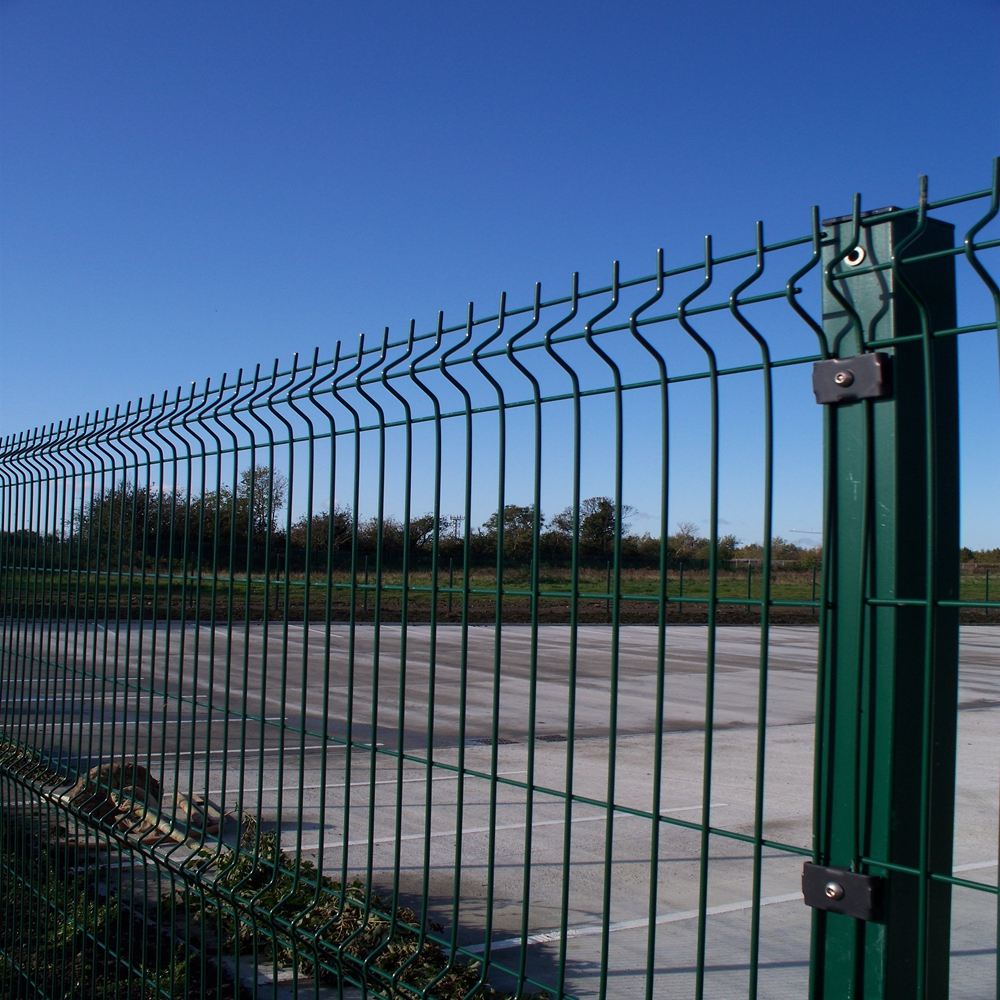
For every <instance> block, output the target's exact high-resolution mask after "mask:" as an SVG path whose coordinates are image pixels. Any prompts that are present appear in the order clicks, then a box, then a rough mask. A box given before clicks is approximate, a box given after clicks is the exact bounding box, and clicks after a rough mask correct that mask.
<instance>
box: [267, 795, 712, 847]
mask: <svg viewBox="0 0 1000 1000" xmlns="http://www.w3.org/2000/svg"><path fill="white" fill-rule="evenodd" d="M711 805H712V808H713V809H721V808H724V807H725V806H726V805H728V803H727V802H713V803H711ZM698 809H701V806H678V807H677V808H676V809H664V810H663V811H664V812H671V813H675V812H693V811H695V810H698ZM617 818H618V819H645V817H644V816H634V815H633V814H632V813H618V814H617ZM606 819H607V816H606V815H600V816H574V817H573V818H572V820H571V822H573V823H596V822H598V821H599V820H600V821H605V820H606ZM565 823H566V820H565V818H562V819H540V820H536V821H535V822H534V823H532V824H531V828H532V829H534V828H535V827H538V826H564V825H565ZM525 826H526V824H525V823H502V824H500V823H498V824H497V825H496V826H492V827H490V826H464V827H462V835H463V836H464V835H465V834H470V833H489V832H490V830H523V829H524V828H525ZM456 836H458V830H439V831H438V832H437V833H432V834H431V835H430V837H431V839H435V838H437V837H456ZM399 839H400V841H401V842H402V841H404V840H423V839H424V834H423V833H404V834H402V835H401V836H400V838H399ZM395 843H396V838H395V837H376V838H375V839H374V840H371V841H369V840H367V839H366V840H349V841H347V842H346V843H345V842H344V841H341V842H340V843H339V844H329V845H326V846H324V848H323V850H324V851H333V850H336V849H337V848H338V847H367V846H368V845H369V844H395ZM295 846H296V845H295V844H283V845H282V847H287V848H293V847H295ZM319 846H320V845H319V844H303V845H302V846H301V848H300V850H303V851H316V850H319Z"/></svg>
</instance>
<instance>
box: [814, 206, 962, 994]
mask: <svg viewBox="0 0 1000 1000" xmlns="http://www.w3.org/2000/svg"><path fill="white" fill-rule="evenodd" d="M925 205H926V194H925V192H924V193H923V194H922V201H921V209H920V210H919V211H918V212H909V213H898V214H888V217H887V213H890V212H892V210H890V209H884V210H880V211H879V212H869V213H864V215H862V214H861V213H860V210H859V207H860V206H859V205H858V204H857V203H856V205H855V213H854V216H853V217H848V218H844V219H836V220H830V221H829V222H828V223H825V224H824V225H825V228H826V239H825V245H824V267H825V272H826V279H825V282H824V289H823V314H824V316H823V320H824V332H825V334H826V338H827V342H828V345H829V350H830V354H831V356H832V357H834V358H853V357H854V356H856V355H858V354H861V353H864V352H866V351H867V352H871V351H873V350H878V351H884V352H886V353H887V354H889V355H891V358H890V362H889V363H890V364H891V390H890V392H889V394H888V395H887V396H885V397H884V398H872V397H870V396H869V397H868V398H862V399H858V400H854V401H843V402H840V403H835V404H831V405H828V406H827V407H826V410H827V412H826V420H827V421H828V424H829V426H828V431H829V436H828V439H827V440H828V442H829V448H830V452H829V454H828V456H827V459H828V461H827V469H828V481H827V484H826V489H827V498H828V499H827V503H828V522H827V525H826V528H827V532H828V534H827V536H826V537H824V540H823V559H824V562H826V561H828V560H832V562H830V563H829V564H828V572H827V573H824V582H825V584H826V587H825V591H824V594H823V598H822V599H823V609H822V616H823V624H824V628H823V631H822V633H821V634H823V635H824V636H825V639H824V642H823V648H822V649H821V655H822V656H824V657H825V665H826V677H827V678H828V680H827V681H826V682H825V684H824V690H822V691H821V692H820V703H819V704H820V717H819V719H818V723H819V732H820V733H821V734H822V736H821V737H820V745H819V747H818V750H817V764H818V766H817V770H816V778H817V781H818V786H817V806H818V808H817V814H816V816H815V818H814V824H815V826H814V833H815V844H814V847H815V850H816V860H817V862H818V863H819V864H821V865H828V866H832V867H840V868H844V869H850V870H852V871H855V872H861V873H864V874H867V875H873V876H880V877H882V878H883V879H884V882H882V883H881V885H882V889H883V891H884V905H883V909H882V916H881V919H878V920H870V921H868V920H860V919H856V918H854V917H850V916H846V915H844V914H842V913H835V912H824V911H823V910H822V909H817V910H816V911H814V922H813V935H814V940H813V945H814V963H813V969H812V995H813V996H814V997H817V998H820V997H821V998H824V1000H835V998H836V1000H841V998H861V997H863V998H865V1000H874V998H878V1000H889V998H903V997H906V998H913V997H916V998H918V1000H930V998H932V997H944V996H947V994H948V958H949V955H948V953H949V942H950V916H951V913H950V911H951V887H950V885H948V884H947V883H945V882H942V881H935V880H934V879H932V877H931V875H932V873H933V874H938V875H945V876H949V875H950V874H951V864H952V835H953V826H954V794H955V792H954V788H955V729H956V710H957V686H958V610H957V608H955V607H942V606H941V605H940V603H939V602H942V601H955V600H957V599H958V596H959V592H958V591H959V546H958V510H959V507H958V374H957V347H956V341H955V337H954V336H947V335H945V336H941V335H939V336H934V335H933V334H934V332H935V331H936V332H938V333H940V332H941V331H945V330H953V329H954V328H955V326H956V306H955V269H954V263H953V258H952V257H951V256H948V255H946V254H945V255H943V256H939V257H934V258H932V259H929V260H922V261H920V262H919V263H908V264H907V263H903V261H905V260H907V259H912V258H913V257H916V256H918V255H926V254H934V253H936V252H938V251H945V250H946V249H947V248H950V247H952V245H953V227H952V226H951V225H949V224H947V223H943V222H939V221H937V220H934V219H927V218H926V214H925V208H924V206H925ZM831 364H835V363H833V362H821V363H820V365H818V366H817V371H816V375H815V377H814V385H816V384H818V380H819V379H820V373H819V369H820V366H821V365H831ZM846 367H849V366H845V368H846ZM853 367H854V368H857V369H858V371H859V373H860V372H861V370H862V367H863V365H862V363H861V362H858V363H857V364H856V365H854V366H853ZM841 370H842V369H841ZM827 371H828V372H829V369H827ZM829 373H830V375H833V374H834V373H833V372H829ZM853 379H854V375H853V374H850V373H849V376H844V375H842V374H838V375H837V376H836V378H835V379H834V381H836V382H837V384H838V385H839V386H842V387H845V388H846V386H849V385H850V384H851V382H852V381H853ZM856 391H857V390H855V392H856ZM928 428H929V429H930V433H929V434H928Z"/></svg>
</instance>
